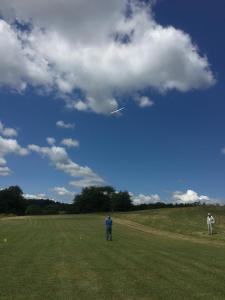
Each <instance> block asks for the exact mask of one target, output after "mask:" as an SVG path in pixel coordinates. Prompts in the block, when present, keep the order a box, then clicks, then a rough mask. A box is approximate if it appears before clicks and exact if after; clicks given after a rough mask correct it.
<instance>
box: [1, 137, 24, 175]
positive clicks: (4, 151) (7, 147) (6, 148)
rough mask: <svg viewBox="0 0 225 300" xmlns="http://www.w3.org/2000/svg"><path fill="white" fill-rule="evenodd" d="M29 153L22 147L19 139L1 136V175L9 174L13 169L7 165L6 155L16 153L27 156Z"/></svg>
mask: <svg viewBox="0 0 225 300" xmlns="http://www.w3.org/2000/svg"><path fill="white" fill-rule="evenodd" d="M28 153H29V152H28V150H27V149H26V148H23V147H21V146H20V145H19V144H18V142H17V140H15V139H7V138H3V137H2V136H0V176H8V175H10V174H11V170H10V169H9V168H8V167H7V166H6V160H5V156H6V155H9V154H15V155H20V156H25V155H28Z"/></svg>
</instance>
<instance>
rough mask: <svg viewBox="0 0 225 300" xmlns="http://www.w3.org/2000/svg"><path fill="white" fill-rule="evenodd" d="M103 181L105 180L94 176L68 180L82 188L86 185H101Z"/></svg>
mask: <svg viewBox="0 0 225 300" xmlns="http://www.w3.org/2000/svg"><path fill="white" fill-rule="evenodd" d="M104 183H105V181H104V180H103V179H102V178H100V177H96V176H90V177H86V178H83V179H80V180H74V181H70V185H72V186H75V187H77V188H84V187H88V186H101V185H103V184H104Z"/></svg>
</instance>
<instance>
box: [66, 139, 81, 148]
mask: <svg viewBox="0 0 225 300" xmlns="http://www.w3.org/2000/svg"><path fill="white" fill-rule="evenodd" d="M61 144H62V145H64V146H66V147H69V148H72V147H79V146H80V143H79V141H77V140H74V139H71V138H68V139H63V140H62V141H61Z"/></svg>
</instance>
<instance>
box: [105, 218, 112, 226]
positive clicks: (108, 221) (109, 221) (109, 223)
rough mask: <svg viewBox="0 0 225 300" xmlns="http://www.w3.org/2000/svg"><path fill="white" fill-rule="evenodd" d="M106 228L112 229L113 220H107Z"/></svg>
mask: <svg viewBox="0 0 225 300" xmlns="http://www.w3.org/2000/svg"><path fill="white" fill-rule="evenodd" d="M105 226H106V227H107V228H110V227H112V219H111V218H107V219H106V220H105Z"/></svg>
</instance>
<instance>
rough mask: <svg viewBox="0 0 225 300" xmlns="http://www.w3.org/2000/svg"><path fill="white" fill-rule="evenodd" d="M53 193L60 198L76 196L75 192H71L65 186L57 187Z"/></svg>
mask: <svg viewBox="0 0 225 300" xmlns="http://www.w3.org/2000/svg"><path fill="white" fill-rule="evenodd" d="M52 191H53V192H55V193H56V194H57V195H59V196H74V195H75V192H71V191H69V190H67V189H66V188H65V187H63V186H56V187H54V188H53V189H52Z"/></svg>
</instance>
